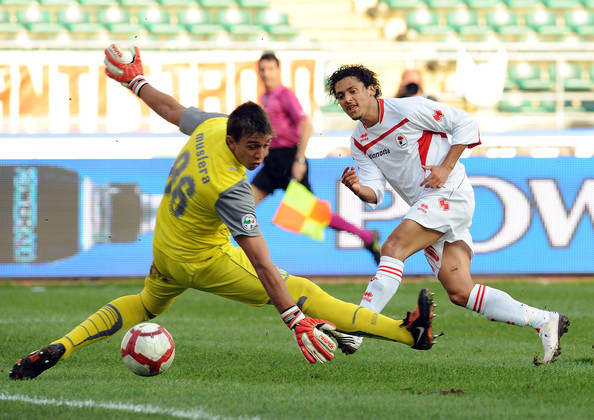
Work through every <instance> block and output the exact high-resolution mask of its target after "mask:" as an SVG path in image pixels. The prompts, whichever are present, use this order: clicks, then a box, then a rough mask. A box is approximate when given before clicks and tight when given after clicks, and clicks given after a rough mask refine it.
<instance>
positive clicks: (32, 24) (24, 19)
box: [16, 9, 64, 36]
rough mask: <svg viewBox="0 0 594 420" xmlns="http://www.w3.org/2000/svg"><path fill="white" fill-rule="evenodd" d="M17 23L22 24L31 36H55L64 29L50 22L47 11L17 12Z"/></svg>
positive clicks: (29, 10)
mask: <svg viewBox="0 0 594 420" xmlns="http://www.w3.org/2000/svg"><path fill="white" fill-rule="evenodd" d="M16 16H17V22H18V23H20V24H22V25H23V26H24V27H25V28H27V31H29V33H31V34H37V35H47V36H52V35H57V34H59V33H60V32H62V31H63V30H64V27H63V26H62V25H60V24H58V23H53V22H52V21H51V17H50V12H49V11H48V10H38V9H28V10H19V11H17V15H16Z"/></svg>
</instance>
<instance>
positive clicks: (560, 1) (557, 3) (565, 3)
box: [542, 0, 581, 10]
mask: <svg viewBox="0 0 594 420" xmlns="http://www.w3.org/2000/svg"><path fill="white" fill-rule="evenodd" d="M542 3H543V4H544V5H545V6H546V7H547V9H552V10H570V9H575V8H576V7H579V6H580V5H581V3H580V0H542Z"/></svg>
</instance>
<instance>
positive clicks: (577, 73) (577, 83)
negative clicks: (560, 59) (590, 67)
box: [549, 63, 594, 91]
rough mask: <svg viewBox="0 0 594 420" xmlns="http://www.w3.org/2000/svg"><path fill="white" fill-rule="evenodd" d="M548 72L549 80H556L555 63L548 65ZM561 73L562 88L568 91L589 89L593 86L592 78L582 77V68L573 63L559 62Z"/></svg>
mask: <svg viewBox="0 0 594 420" xmlns="http://www.w3.org/2000/svg"><path fill="white" fill-rule="evenodd" d="M549 74H550V75H551V80H557V64H553V65H552V66H550V69H549ZM561 75H562V76H563V88H564V89H565V90H568V91H589V90H592V88H594V80H592V79H590V78H589V77H588V78H584V77H583V75H582V69H581V68H580V66H579V65H577V64H573V63H562V64H561Z"/></svg>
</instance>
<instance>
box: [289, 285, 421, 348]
mask: <svg viewBox="0 0 594 420" xmlns="http://www.w3.org/2000/svg"><path fill="white" fill-rule="evenodd" d="M286 284H287V288H288V289H289V293H290V294H291V297H292V298H293V299H294V300H295V302H297V305H299V306H300V307H301V309H302V310H303V312H304V313H306V314H307V316H310V317H312V318H320V319H323V320H325V321H330V322H332V323H333V324H334V325H336V329H337V330H340V331H342V332H346V333H357V335H362V336H366V337H373V338H379V339H383V340H391V341H397V342H400V343H404V344H407V345H409V346H412V345H413V344H414V339H413V336H412V334H411V333H410V332H409V331H408V330H407V329H406V328H405V326H404V323H403V321H402V320H395V319H392V318H388V317H387V316H384V315H380V314H378V313H375V312H373V311H371V310H369V309H367V308H363V307H360V306H359V305H355V304H354V303H347V302H344V301H342V300H340V299H336V298H335V297H333V296H331V295H329V294H328V293H326V292H325V291H324V290H322V289H321V288H320V287H319V286H318V285H317V284H315V283H313V282H311V281H309V280H307V279H305V278H303V277H297V276H291V275H290V276H289V277H288V278H287V280H286Z"/></svg>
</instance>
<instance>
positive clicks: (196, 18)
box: [177, 8, 225, 38]
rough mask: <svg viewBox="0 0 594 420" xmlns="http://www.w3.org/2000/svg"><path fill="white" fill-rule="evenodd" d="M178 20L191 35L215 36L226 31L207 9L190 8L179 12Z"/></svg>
mask: <svg viewBox="0 0 594 420" xmlns="http://www.w3.org/2000/svg"><path fill="white" fill-rule="evenodd" d="M177 20H178V22H179V24H180V25H181V26H183V27H184V28H185V29H186V31H188V33H189V34H190V35H195V36H198V37H206V38H208V37H213V36H216V35H218V34H220V33H223V32H225V28H223V27H222V26H221V25H218V24H216V23H214V22H213V20H212V16H211V15H210V13H209V12H208V10H205V9H194V8H192V9H188V10H186V11H183V12H179V13H178V14H177Z"/></svg>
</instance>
